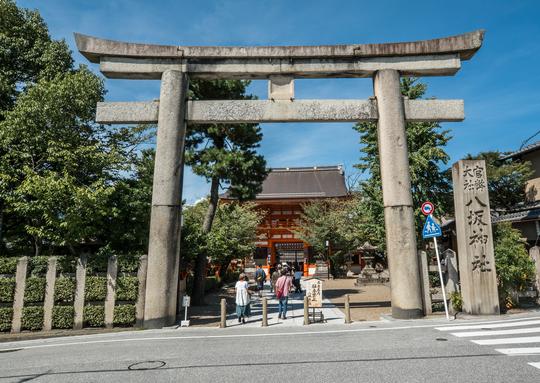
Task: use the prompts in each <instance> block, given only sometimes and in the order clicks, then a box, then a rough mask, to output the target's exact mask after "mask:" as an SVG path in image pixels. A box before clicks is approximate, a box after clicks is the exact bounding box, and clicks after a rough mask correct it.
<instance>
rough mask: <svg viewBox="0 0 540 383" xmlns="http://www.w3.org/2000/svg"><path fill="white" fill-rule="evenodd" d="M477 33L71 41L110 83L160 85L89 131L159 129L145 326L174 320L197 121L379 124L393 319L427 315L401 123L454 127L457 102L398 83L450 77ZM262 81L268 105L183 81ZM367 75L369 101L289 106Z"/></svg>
mask: <svg viewBox="0 0 540 383" xmlns="http://www.w3.org/2000/svg"><path fill="white" fill-rule="evenodd" d="M483 35H484V33H483V31H476V32H471V33H467V34H463V35H458V36H452V37H446V38H442V39H435V40H426V41H416V42H407V43H388V44H363V45H361V44H355V45H335V46H296V47H292V46H289V47H286V46H281V47H182V46H163V45H147V44H133V43H123V42H118V41H110V40H102V39H97V38H94V37H89V36H83V35H79V34H76V35H75V38H76V41H77V47H78V49H79V51H80V52H81V53H82V54H83V55H85V56H86V57H87V58H88V59H89V60H90V61H91V62H94V63H99V64H100V69H101V71H102V72H103V74H104V75H105V76H107V77H110V78H127V79H161V91H160V98H159V101H150V102H125V103H99V104H98V107H97V118H96V120H97V122H101V123H111V124H120V123H155V122H157V124H158V133H157V145H156V159H155V161H156V162H155V168H154V184H153V192H152V213H151V222H150V234H149V235H150V238H149V249H148V274H147V283H146V295H145V310H144V327H145V328H160V327H163V326H166V325H171V324H173V323H174V322H175V320H176V307H177V298H178V297H177V284H178V264H179V256H180V214H181V199H182V198H181V193H182V185H181V180H182V171H183V152H184V140H185V134H186V125H187V123H188V122H193V123H238V122H277V121H280V122H286V121H326V122H332V121H355V122H356V121H377V125H378V136H379V154H380V165H381V177H382V187H383V201H384V216H385V225H386V242H387V254H388V264H389V269H390V283H391V289H392V293H391V294H392V316H393V317H395V318H400V319H409V318H419V317H422V316H423V307H422V294H421V291H422V290H421V287H420V273H419V266H418V259H417V248H416V235H415V225H414V218H413V205H412V195H411V182H410V175H409V162H408V149H407V136H406V131H405V123H406V121H461V120H463V119H464V111H463V101H461V100H446V101H445V100H407V99H404V98H403V97H402V95H401V92H400V76H443V75H453V74H455V73H456V72H457V71H458V70H459V69H460V68H461V61H462V60H468V59H470V58H471V57H472V56H473V55H474V54H475V52H476V51H477V50H478V49H479V48H480V47H481V45H482V40H483ZM190 77H191V78H207V79H213V78H227V79H252V78H263V79H268V80H269V87H268V88H269V89H268V91H269V100H222V101H188V100H187V88H188V81H189V78H190ZM327 77H332V78H335V77H372V78H373V88H374V98H370V99H369V100H295V99H294V79H295V78H327Z"/></svg>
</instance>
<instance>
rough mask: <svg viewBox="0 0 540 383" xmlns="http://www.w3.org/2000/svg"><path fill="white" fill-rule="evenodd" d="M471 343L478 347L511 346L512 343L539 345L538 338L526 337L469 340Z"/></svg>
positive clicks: (539, 340)
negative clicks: (492, 345)
mask: <svg viewBox="0 0 540 383" xmlns="http://www.w3.org/2000/svg"><path fill="white" fill-rule="evenodd" d="M471 342H473V343H476V344H480V345H490V344H513V343H540V336H526V337H517V338H498V339H481V340H471Z"/></svg>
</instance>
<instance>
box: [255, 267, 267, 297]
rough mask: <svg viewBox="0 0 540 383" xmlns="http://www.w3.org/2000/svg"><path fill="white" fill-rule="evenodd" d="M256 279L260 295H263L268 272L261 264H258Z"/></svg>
mask: <svg viewBox="0 0 540 383" xmlns="http://www.w3.org/2000/svg"><path fill="white" fill-rule="evenodd" d="M255 280H256V281H257V290H258V291H259V296H262V291H263V290H264V282H266V273H265V272H264V270H263V268H262V266H261V265H257V270H256V271H255Z"/></svg>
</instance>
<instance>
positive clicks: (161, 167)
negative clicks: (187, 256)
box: [144, 70, 188, 328]
mask: <svg viewBox="0 0 540 383" xmlns="http://www.w3.org/2000/svg"><path fill="white" fill-rule="evenodd" d="M187 88H188V77H187V74H186V73H184V72H181V71H177V70H166V71H165V72H163V75H162V77H161V90H160V96H159V115H158V129H157V143H156V159H155V165H154V183H153V187H152V213H151V217H150V236H149V243H148V272H147V277H146V298H145V306H144V328H162V327H164V326H169V325H172V324H174V322H175V321H176V304H177V300H178V299H177V290H178V265H179V257H180V219H181V211H182V187H181V180H182V172H183V171H184V164H183V153H184V141H185V136H186V119H185V110H186V98H187Z"/></svg>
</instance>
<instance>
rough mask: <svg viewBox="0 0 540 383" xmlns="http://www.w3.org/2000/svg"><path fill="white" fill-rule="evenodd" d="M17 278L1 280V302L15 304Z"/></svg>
mask: <svg viewBox="0 0 540 383" xmlns="http://www.w3.org/2000/svg"><path fill="white" fill-rule="evenodd" d="M14 297H15V278H0V302H13V298H14Z"/></svg>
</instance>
